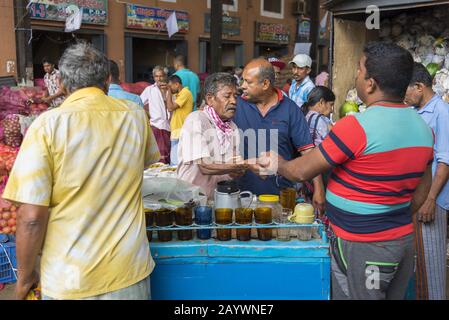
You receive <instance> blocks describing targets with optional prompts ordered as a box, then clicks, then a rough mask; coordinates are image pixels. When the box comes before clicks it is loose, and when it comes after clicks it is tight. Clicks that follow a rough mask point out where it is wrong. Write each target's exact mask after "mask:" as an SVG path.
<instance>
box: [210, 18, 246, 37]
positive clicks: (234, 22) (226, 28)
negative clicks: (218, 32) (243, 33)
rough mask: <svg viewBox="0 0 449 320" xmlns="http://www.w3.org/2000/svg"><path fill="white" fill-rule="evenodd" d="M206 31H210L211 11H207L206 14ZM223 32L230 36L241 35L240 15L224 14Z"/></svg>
mask: <svg viewBox="0 0 449 320" xmlns="http://www.w3.org/2000/svg"><path fill="white" fill-rule="evenodd" d="M204 16H205V17H204V19H205V20H204V22H205V26H204V31H205V32H207V33H210V13H206V14H205V15H204ZM222 25H223V34H227V35H230V36H239V35H240V18H239V17H231V16H223V24H222Z"/></svg>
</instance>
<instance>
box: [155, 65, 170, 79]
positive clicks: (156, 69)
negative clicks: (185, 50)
mask: <svg viewBox="0 0 449 320" xmlns="http://www.w3.org/2000/svg"><path fill="white" fill-rule="evenodd" d="M158 71H161V72H162V73H163V74H164V75H167V72H165V68H164V67H162V66H155V67H154V68H153V77H154V76H155V75H156V72H158Z"/></svg>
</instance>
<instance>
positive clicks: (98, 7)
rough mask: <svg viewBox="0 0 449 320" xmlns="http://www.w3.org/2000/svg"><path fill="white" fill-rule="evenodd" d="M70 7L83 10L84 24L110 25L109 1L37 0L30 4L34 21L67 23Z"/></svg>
mask: <svg viewBox="0 0 449 320" xmlns="http://www.w3.org/2000/svg"><path fill="white" fill-rule="evenodd" d="M70 6H77V7H79V8H82V9H83V21H82V22H83V23H88V24H100V25H106V24H108V0H35V1H34V2H33V3H31V4H30V7H29V12H30V17H31V18H32V19H38V20H52V21H66V20H67V17H68V16H69V15H70V10H67V8H70Z"/></svg>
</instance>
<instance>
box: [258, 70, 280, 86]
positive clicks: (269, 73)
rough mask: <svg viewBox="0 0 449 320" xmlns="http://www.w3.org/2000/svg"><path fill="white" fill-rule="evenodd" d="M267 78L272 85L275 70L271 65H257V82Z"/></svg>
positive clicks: (274, 78) (274, 81) (274, 79)
mask: <svg viewBox="0 0 449 320" xmlns="http://www.w3.org/2000/svg"><path fill="white" fill-rule="evenodd" d="M265 80H268V81H269V82H270V84H271V85H272V86H274V84H275V83H276V72H274V68H273V66H272V65H270V66H261V67H259V82H260V83H262V82H264V81H265Z"/></svg>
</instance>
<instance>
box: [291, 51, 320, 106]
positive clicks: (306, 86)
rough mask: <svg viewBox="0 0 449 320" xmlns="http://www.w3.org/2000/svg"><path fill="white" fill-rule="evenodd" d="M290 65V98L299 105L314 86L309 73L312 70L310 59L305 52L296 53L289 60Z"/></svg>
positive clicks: (305, 99)
mask: <svg viewBox="0 0 449 320" xmlns="http://www.w3.org/2000/svg"><path fill="white" fill-rule="evenodd" d="M289 65H291V66H292V73H293V79H294V80H293V82H292V85H291V87H290V91H289V96H290V99H292V100H293V101H295V102H296V104H297V105H298V107H301V106H302V105H303V104H304V103H305V102H306V101H307V98H308V97H309V93H310V91H312V89H313V88H315V85H314V84H313V81H312V80H310V77H309V74H310V71H312V69H311V68H312V59H311V58H310V57H309V56H308V55H306V54H298V55H296V56H295V58H294V59H293V60H292V61H290V62H289Z"/></svg>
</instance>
